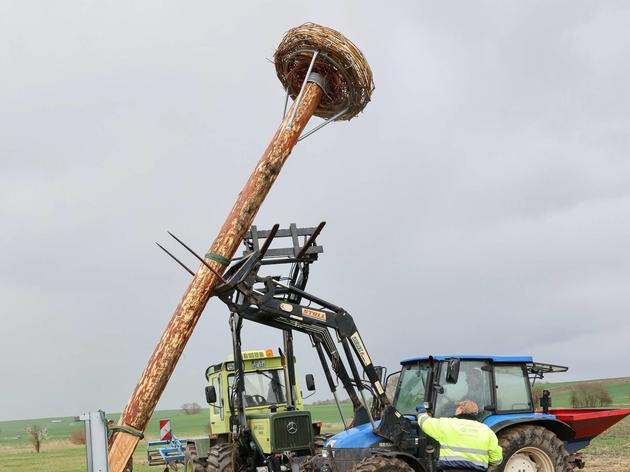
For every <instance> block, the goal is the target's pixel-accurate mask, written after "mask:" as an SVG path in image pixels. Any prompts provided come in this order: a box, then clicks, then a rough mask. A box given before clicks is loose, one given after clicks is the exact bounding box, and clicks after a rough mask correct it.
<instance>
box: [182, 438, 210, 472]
mask: <svg viewBox="0 0 630 472" xmlns="http://www.w3.org/2000/svg"><path fill="white" fill-rule="evenodd" d="M184 470H185V471H186V472H205V471H206V466H205V465H204V461H202V460H200V459H199V456H198V455H197V447H196V446H195V445H194V444H192V443H191V444H188V445H186V451H185V452H184Z"/></svg>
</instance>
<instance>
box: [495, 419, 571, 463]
mask: <svg viewBox="0 0 630 472" xmlns="http://www.w3.org/2000/svg"><path fill="white" fill-rule="evenodd" d="M499 445H500V446H501V448H503V462H502V463H501V465H499V466H497V467H495V468H494V469H493V470H494V471H496V472H510V471H513V470H518V471H522V472H570V471H571V470H573V467H571V465H570V464H569V460H568V459H569V453H568V452H567V450H566V449H565V448H564V443H563V442H562V441H561V440H560V439H559V438H558V436H556V435H555V434H553V433H552V432H551V431H549V430H548V429H546V428H543V427H542V426H517V427H515V428H511V429H508V430H507V431H505V432H501V433H499Z"/></svg>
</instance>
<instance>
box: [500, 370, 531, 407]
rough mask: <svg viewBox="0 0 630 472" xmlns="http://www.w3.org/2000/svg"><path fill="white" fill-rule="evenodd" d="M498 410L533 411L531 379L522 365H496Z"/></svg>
mask: <svg viewBox="0 0 630 472" xmlns="http://www.w3.org/2000/svg"><path fill="white" fill-rule="evenodd" d="M494 378H495V382H496V383H497V411H501V412H505V411H531V410H532V409H533V408H532V403H531V400H530V394H529V379H528V377H527V372H526V371H525V367H524V366H522V365H495V366H494Z"/></svg>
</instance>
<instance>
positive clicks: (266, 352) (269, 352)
mask: <svg viewBox="0 0 630 472" xmlns="http://www.w3.org/2000/svg"><path fill="white" fill-rule="evenodd" d="M265 356H267V357H273V349H267V350H266V351H265Z"/></svg>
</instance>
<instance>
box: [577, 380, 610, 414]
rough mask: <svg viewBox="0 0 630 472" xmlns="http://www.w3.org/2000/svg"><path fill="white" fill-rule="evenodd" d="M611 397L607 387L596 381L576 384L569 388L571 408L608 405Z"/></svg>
mask: <svg viewBox="0 0 630 472" xmlns="http://www.w3.org/2000/svg"><path fill="white" fill-rule="evenodd" d="M611 403H612V397H611V396H610V392H608V389H607V388H606V387H605V386H604V385H602V384H597V383H584V384H578V385H576V386H575V387H573V389H572V390H571V406H572V407H573V408H593V407H601V406H608V405H610V404H611Z"/></svg>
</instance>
